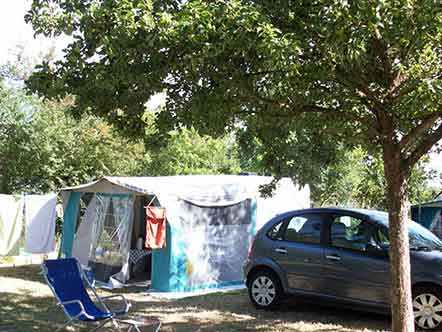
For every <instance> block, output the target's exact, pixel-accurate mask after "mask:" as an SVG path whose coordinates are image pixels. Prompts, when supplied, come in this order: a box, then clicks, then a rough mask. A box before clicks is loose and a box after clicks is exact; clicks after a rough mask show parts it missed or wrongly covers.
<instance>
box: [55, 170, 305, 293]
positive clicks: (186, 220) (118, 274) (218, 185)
mask: <svg viewBox="0 0 442 332" xmlns="http://www.w3.org/2000/svg"><path fill="white" fill-rule="evenodd" d="M271 180H272V178H271V177H262V176H233V175H232V176H231V175H222V176H170V177H104V178H101V179H100V180H98V181H95V182H91V183H87V184H84V185H80V186H77V187H71V188H65V189H62V190H61V195H62V197H63V202H64V216H63V219H64V222H63V236H62V243H61V252H60V255H61V256H62V257H70V256H72V255H73V256H75V257H77V258H78V259H79V260H80V262H81V263H82V264H83V265H87V266H89V267H91V268H92V269H93V270H94V269H95V275H97V271H98V270H100V269H101V270H102V268H103V266H104V267H106V268H107V271H108V273H107V274H105V277H104V278H105V279H108V280H102V281H104V282H108V283H115V282H116V281H118V282H121V283H125V282H127V281H128V280H129V279H131V278H133V274H134V273H133V271H134V270H135V267H136V266H134V261H137V257H133V256H134V255H135V256H138V257H142V258H141V262H142V263H145V265H147V266H145V267H143V268H144V270H143V273H144V272H145V273H146V276H148V277H150V278H151V288H152V289H154V290H158V291H162V292H175V291H192V290H196V289H201V288H209V287H222V286H225V285H232V284H238V283H242V279H243V278H242V271H241V268H242V263H243V261H244V260H245V258H246V256H247V251H248V248H249V245H250V243H251V241H252V238H253V235H254V234H255V233H256V231H257V230H258V229H259V228H260V227H261V226H262V225H263V224H264V223H265V222H266V221H268V220H269V219H270V218H271V217H273V216H274V215H276V214H277V213H281V212H285V211H288V210H293V209H298V208H307V207H309V206H310V192H309V188H308V186H305V187H302V188H299V187H297V186H295V185H294V184H293V183H292V181H291V180H290V179H286V178H284V179H282V180H281V181H280V182H279V185H278V187H277V189H276V191H275V193H274V195H273V196H272V197H270V198H263V197H261V196H260V194H259V189H260V186H261V185H264V184H268V183H269V182H270V181H271ZM146 206H161V207H163V208H165V211H166V221H167V222H166V245H165V247H164V248H161V249H153V250H152V251H151V252H150V251H149V250H147V249H145V248H142V249H141V248H140V244H141V242H143V243H144V241H140V239H143V236H145V234H146V227H147V226H146V221H145V207H146ZM140 249H141V250H140ZM143 252H149V253H148V254H146V255H144V254H143ZM137 264H138V263H137ZM101 270H100V271H101Z"/></svg>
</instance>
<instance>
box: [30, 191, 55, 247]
mask: <svg viewBox="0 0 442 332" xmlns="http://www.w3.org/2000/svg"><path fill="white" fill-rule="evenodd" d="M56 205H57V194H47V195H26V196H25V222H26V242H25V251H26V252H28V253H32V254H47V253H50V252H52V251H54V250H55V218H56V215H57V214H56Z"/></svg>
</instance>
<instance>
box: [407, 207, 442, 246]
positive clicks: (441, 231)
mask: <svg viewBox="0 0 442 332" xmlns="http://www.w3.org/2000/svg"><path fill="white" fill-rule="evenodd" d="M411 219H413V220H414V221H416V222H418V223H419V224H421V225H422V226H424V227H426V228H428V229H429V230H430V231H432V232H433V233H434V234H436V235H437V236H438V237H439V238H442V200H436V201H432V202H426V203H421V204H415V205H412V206H411Z"/></svg>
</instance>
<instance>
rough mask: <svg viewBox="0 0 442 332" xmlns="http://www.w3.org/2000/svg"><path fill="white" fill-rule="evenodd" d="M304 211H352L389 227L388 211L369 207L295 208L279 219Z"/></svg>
mask: <svg viewBox="0 0 442 332" xmlns="http://www.w3.org/2000/svg"><path fill="white" fill-rule="evenodd" d="M302 213H338V214H339V213H351V214H354V215H358V216H360V217H364V216H365V217H369V218H370V219H371V220H373V221H374V222H376V223H378V224H382V225H384V226H386V227H388V213H387V212H383V211H378V210H369V209H356V208H344V207H326V208H311V209H303V210H294V211H288V212H285V213H281V214H279V215H278V219H280V218H281V217H282V218H284V217H287V216H289V215H292V214H302Z"/></svg>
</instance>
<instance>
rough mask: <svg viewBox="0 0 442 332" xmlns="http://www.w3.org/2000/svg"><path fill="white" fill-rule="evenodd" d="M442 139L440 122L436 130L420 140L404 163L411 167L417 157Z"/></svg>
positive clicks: (416, 160)
mask: <svg viewBox="0 0 442 332" xmlns="http://www.w3.org/2000/svg"><path fill="white" fill-rule="evenodd" d="M441 139H442V124H440V125H439V126H438V127H437V129H436V130H434V131H433V132H432V133H431V134H428V135H427V136H425V137H424V139H423V140H422V141H421V142H420V144H419V145H418V146H417V147H416V148H415V149H414V150H413V152H412V153H411V154H410V156H409V157H408V158H407V159H406V160H405V165H406V166H407V167H408V168H409V169H411V168H412V167H413V166H414V165H415V164H416V163H417V162H418V161H419V159H420V158H421V157H422V156H423V155H425V154H426V153H428V152H429V151H430V149H431V148H432V147H433V146H434V145H435V144H436V143H437V142H439V141H440V140H441Z"/></svg>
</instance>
